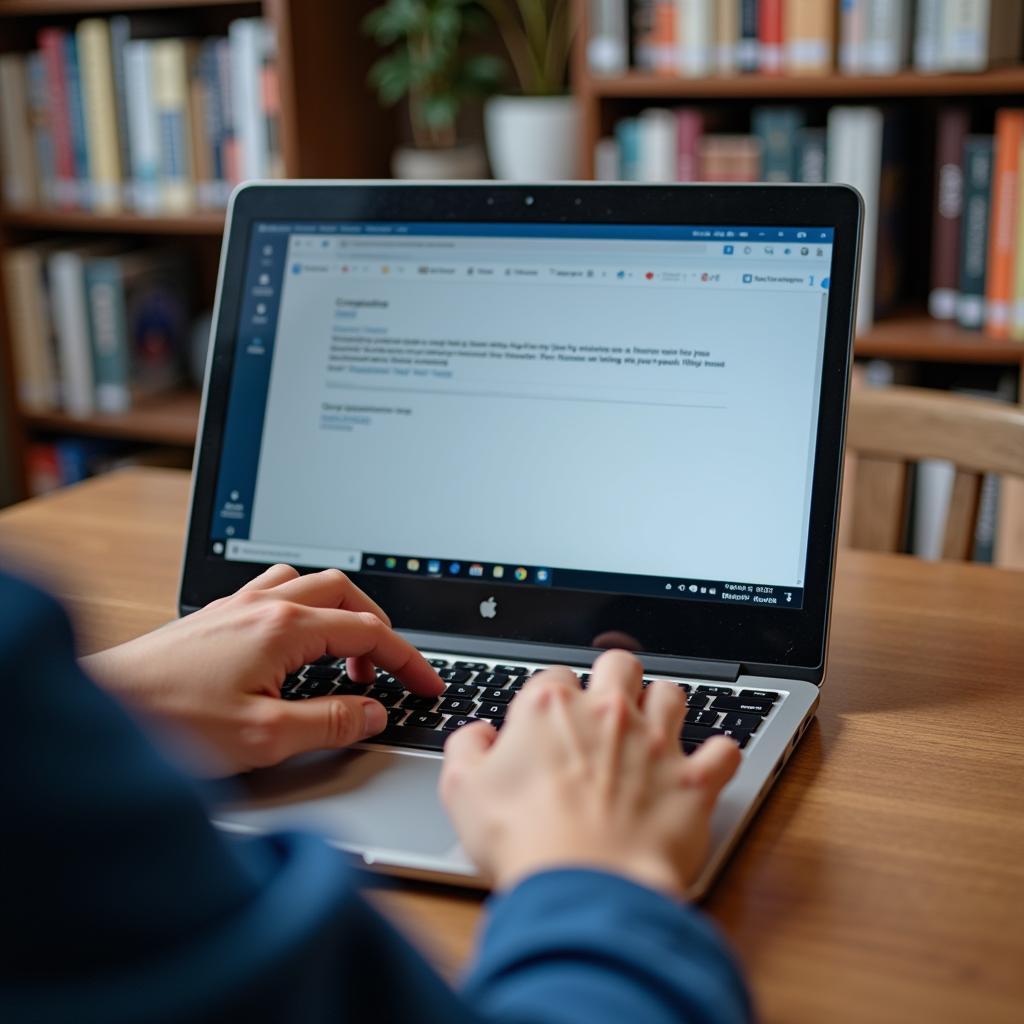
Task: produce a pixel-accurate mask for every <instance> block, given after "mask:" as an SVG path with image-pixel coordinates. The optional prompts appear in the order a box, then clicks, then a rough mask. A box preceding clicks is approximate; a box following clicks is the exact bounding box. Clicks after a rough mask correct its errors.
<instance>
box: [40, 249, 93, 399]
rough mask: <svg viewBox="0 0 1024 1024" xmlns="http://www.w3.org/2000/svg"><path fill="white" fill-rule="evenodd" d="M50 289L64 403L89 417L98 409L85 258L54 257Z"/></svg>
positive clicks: (64, 254) (71, 255) (58, 254)
mask: <svg viewBox="0 0 1024 1024" xmlns="http://www.w3.org/2000/svg"><path fill="white" fill-rule="evenodd" d="M50 289H51V291H50V301H51V303H52V310H53V322H54V325H55V327H56V334H57V346H58V356H59V359H58V362H59V364H60V392H61V404H62V405H63V406H64V411H65V412H67V413H68V414H69V415H71V416H88V415H90V414H91V413H92V412H93V410H94V408H95V395H94V392H93V370H92V342H91V340H90V338H89V311H88V307H87V306H86V301H85V282H84V278H83V268H82V257H81V256H80V255H79V254H78V253H76V252H56V253H54V254H53V255H52V256H51V257H50Z"/></svg>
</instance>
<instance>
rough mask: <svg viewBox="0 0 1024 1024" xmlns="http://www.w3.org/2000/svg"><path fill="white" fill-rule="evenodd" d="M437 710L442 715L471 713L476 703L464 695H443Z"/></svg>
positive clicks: (474, 709)
mask: <svg viewBox="0 0 1024 1024" xmlns="http://www.w3.org/2000/svg"><path fill="white" fill-rule="evenodd" d="M437 710H438V711H440V712H441V714H443V715H471V714H472V713H473V712H474V711H476V703H475V701H471V700H468V699H467V698H465V697H445V698H444V699H443V700H442V701H441V703H440V704H438V705H437Z"/></svg>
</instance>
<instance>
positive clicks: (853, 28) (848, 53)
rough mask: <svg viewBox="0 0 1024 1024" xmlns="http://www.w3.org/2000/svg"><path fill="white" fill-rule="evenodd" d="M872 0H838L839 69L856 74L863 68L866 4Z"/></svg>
mask: <svg viewBox="0 0 1024 1024" xmlns="http://www.w3.org/2000/svg"><path fill="white" fill-rule="evenodd" d="M870 2H872V0H840V3H839V70H840V71H843V72H845V73H847V74H854V75H855V74H858V73H860V72H861V71H863V70H864V40H865V31H866V19H867V10H866V9H867V5H868V3H870Z"/></svg>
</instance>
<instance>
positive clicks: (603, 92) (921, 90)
mask: <svg viewBox="0 0 1024 1024" xmlns="http://www.w3.org/2000/svg"><path fill="white" fill-rule="evenodd" d="M577 91H578V92H581V93H590V94H591V95H593V96H596V97H599V98H600V97H608V98H631V97H635V98H639V99H645V98H650V99H658V98H670V99H671V98H674V99H730V98H735V99H756V100H761V99H782V98H794V99H818V98H821V99H844V98H851V99H852V98H861V97H907V98H911V97H915V96H1003V95H1014V94H1020V93H1024V66H1016V65H1015V66H1013V67H1006V68H996V69H995V70H992V71H985V72H980V73H977V74H969V73H964V74H948V75H923V74H920V73H918V72H916V71H902V72H900V73H899V74H895V75H841V74H829V75H758V74H751V75H728V76H726V75H719V76H713V77H709V78H683V77H680V76H677V75H655V74H647V73H643V72H638V71H632V72H629V73H628V74H625V75H617V76H609V77H606V78H603V77H599V76H595V75H592V74H590V73H589V72H588V73H586V74H585V75H584V76H583V80H582V81H579V82H578V84H577Z"/></svg>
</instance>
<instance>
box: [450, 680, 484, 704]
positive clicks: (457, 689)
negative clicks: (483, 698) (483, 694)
mask: <svg viewBox="0 0 1024 1024" xmlns="http://www.w3.org/2000/svg"><path fill="white" fill-rule="evenodd" d="M444 695H445V696H446V697H465V698H466V699H467V700H476V699H477V697H478V696H479V695H480V687H479V686H474V685H473V684H472V683H452V684H451V685H450V686H448V687H446V688H445V691H444Z"/></svg>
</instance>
